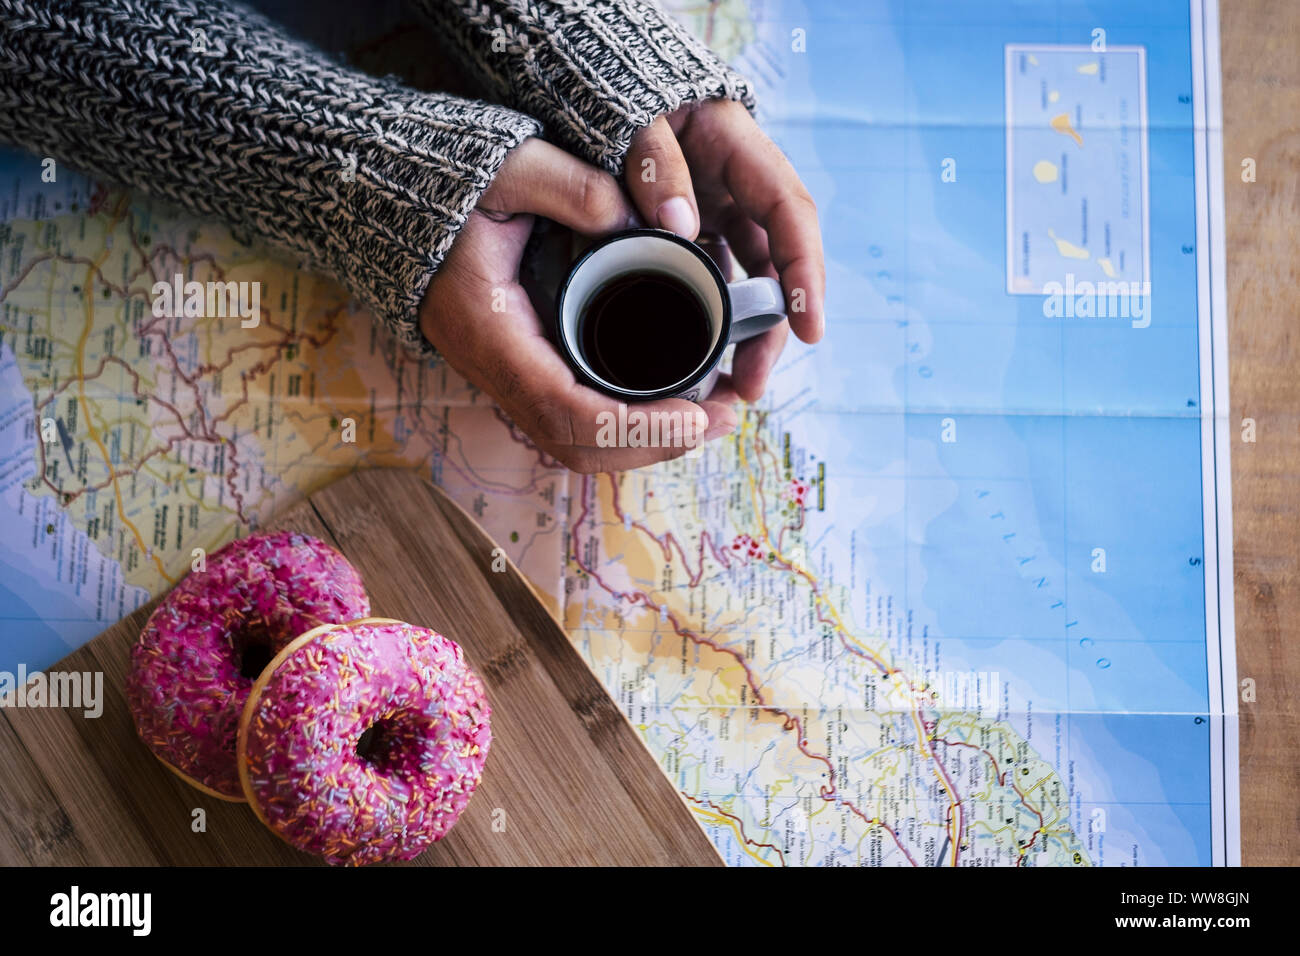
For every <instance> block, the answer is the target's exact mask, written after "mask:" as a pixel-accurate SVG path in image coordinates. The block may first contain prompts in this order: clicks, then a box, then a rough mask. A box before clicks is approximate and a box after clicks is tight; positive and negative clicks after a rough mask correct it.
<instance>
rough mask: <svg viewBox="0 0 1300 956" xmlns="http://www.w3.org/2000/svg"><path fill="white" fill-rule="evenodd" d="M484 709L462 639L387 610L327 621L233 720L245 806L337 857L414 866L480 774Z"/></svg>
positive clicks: (284, 659) (301, 842) (272, 669)
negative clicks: (411, 861)
mask: <svg viewBox="0 0 1300 956" xmlns="http://www.w3.org/2000/svg"><path fill="white" fill-rule="evenodd" d="M490 715H491V710H490V708H489V707H488V702H487V697H486V696H485V695H484V691H483V683H482V681H480V680H479V679H478V676H477V675H476V674H475V673H474V672H473V671H471V670H470V669H469V666H468V665H467V664H466V663H465V659H464V656H463V655H462V653H461V649H460V645H458V644H456V643H455V642H454V641H451V640H448V639H447V638H445V637H443V636H442V635H441V634H438V633H436V632H434V631H431V630H429V629H428V628H424V627H416V626H415V625H412V624H406V623H403V622H402V621H393V620H389V619H387V618H369V619H367V620H364V621H353V622H351V623H350V624H335V625H326V626H324V627H320V628H317V629H316V630H315V631H312V632H311V633H309V634H304V635H303V636H302V637H300V638H299V639H298V640H296V641H294V642H293V643H292V644H290V645H289V646H288V647H286V648H285V649H284V650H283V651H281V652H280V654H279V656H278V657H276V659H275V660H274V661H272V662H271V664H270V666H269V667H267V669H266V670H265V671H264V672H263V673H262V676H261V677H259V678H258V680H257V683H256V684H255V685H254V687H253V692H252V693H251V694H250V695H249V698H248V704H247V705H246V706H245V707H244V715H243V719H242V720H241V721H240V727H239V775H240V778H241V780H242V781H243V785H244V794H245V795H246V796H247V797H248V803H249V806H251V807H252V808H253V810H254V811H255V812H256V813H257V816H258V817H259V818H260V819H261V820H262V822H263V823H265V824H266V825H267V826H268V827H270V828H271V829H272V830H273V831H275V832H276V833H277V834H279V835H280V836H281V837H282V838H283V839H284V840H285V841H286V842H287V843H289V844H290V845H291V846H294V847H297V848H298V849H299V850H304V851H306V852H308V853H314V854H317V855H319V856H323V857H325V859H326V860H327V861H328V862H330V863H334V864H340V863H342V864H348V865H350V866H362V865H364V864H366V863H376V862H379V861H383V860H409V859H412V858H414V857H416V856H418V855H419V854H420V853H422V852H424V851H425V850H426V849H428V848H429V846H430V845H431V844H433V843H435V842H436V841H438V840H441V839H442V838H443V837H444V836H445V835H446V833H447V831H448V830H449V829H451V827H452V825H453V824H454V823H455V822H456V819H457V817H459V816H460V813H461V811H462V810H464V809H465V805H466V804H467V803H469V798H470V795H471V794H473V792H474V788H475V787H477V786H478V782H479V779H480V778H481V777H482V775H483V764H484V763H485V762H486V761H487V754H488V747H489V745H490V744H491V742H492V731H491V728H490V726H489V718H490Z"/></svg>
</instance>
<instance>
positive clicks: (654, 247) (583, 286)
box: [555, 229, 785, 402]
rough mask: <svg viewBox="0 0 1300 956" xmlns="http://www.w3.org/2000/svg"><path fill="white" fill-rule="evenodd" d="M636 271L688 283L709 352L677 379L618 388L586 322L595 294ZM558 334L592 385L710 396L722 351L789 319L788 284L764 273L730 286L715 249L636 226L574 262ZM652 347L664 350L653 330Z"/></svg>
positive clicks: (646, 393)
mask: <svg viewBox="0 0 1300 956" xmlns="http://www.w3.org/2000/svg"><path fill="white" fill-rule="evenodd" d="M629 272H660V273H663V274H665V275H668V276H671V277H673V278H675V279H676V280H677V281H679V282H683V283H685V284H686V285H688V286H689V287H690V288H691V290H692V291H693V292H694V293H695V294H696V296H697V297H698V298H699V300H700V302H701V303H703V305H704V309H705V312H706V313H707V314H708V318H709V325H710V338H709V348H708V351H707V352H706V353H704V354H702V355H701V356H700V361H699V363H698V364H697V365H696V366H695V368H694V370H693V371H692V372H691V373H690V374H689V375H686V376H685V377H683V378H681V379H679V380H678V381H675V382H664V383H663V384H662V385H659V386H657V387H656V388H653V389H644V390H635V389H629V388H623V387H622V386H619V385H615V384H614V383H613V382H610V381H608V380H607V379H605V378H603V377H602V376H601V375H599V374H598V373H597V372H596V370H595V369H594V368H592V366H591V363H590V362H588V361H587V359H586V357H584V355H583V350H582V340H581V338H580V337H579V332H578V329H579V323H580V320H581V319H582V315H583V311H584V310H585V309H586V307H587V305H588V303H590V302H591V300H592V298H593V297H594V296H595V295H596V293H597V292H599V291H600V290H601V289H603V288H604V287H605V286H606V285H607V284H609V283H610V282H611V281H613V280H614V279H617V278H618V277H619V276H622V275H626V274H627V273H629ZM555 315H556V338H557V339H558V344H559V348H560V354H561V355H563V356H564V359H565V361H567V362H568V363H569V365H570V366H571V367H572V368H573V370H574V373H575V374H576V375H577V376H578V378H579V379H580V380H581V381H582V382H583V383H584V384H586V385H590V386H591V387H592V388H596V389H599V390H600V391H602V392H604V393H605V394H607V395H612V396H614V397H616V398H620V399H622V400H623V401H626V402H644V401H651V400H653V399H659V398H684V399H686V400H687V401H691V402H697V401H699V400H700V399H701V398H703V397H707V396H708V394H709V392H711V391H712V390H713V386H714V384H716V382H717V380H718V365H719V363H720V362H721V361H722V354H723V352H725V351H726V348H727V346H728V345H730V344H731V343H733V342H743V341H744V340H745V339H748V338H753V337H754V336H755V335H759V334H760V333H762V332H766V331H767V330H768V329H770V328H772V327H773V326H775V325H779V324H780V323H782V322H784V321H785V299H784V296H783V295H782V292H781V284H780V283H779V282H777V281H776V280H775V279H769V278H767V277H766V276H760V277H758V278H753V279H741V280H740V281H738V282H732V283H728V282H727V281H726V279H724V278H723V275H722V272H721V270H719V269H718V266H717V263H715V262H714V261H713V260H712V259H711V258H709V255H708V253H706V252H705V251H704V250H703V249H701V248H700V247H699V246H697V245H696V244H695V243H693V242H691V241H690V240H689V239H683V238H682V237H681V236H678V235H676V234H674V233H671V232H666V231H665V230H662V229H630V230H628V231H626V232H620V233H616V234H615V235H612V236H608V237H606V238H605V239H603V240H601V241H600V242H597V243H596V244H595V245H594V246H592V247H591V248H589V249H588V250H587V251H586V252H585V253H583V254H582V256H581V257H579V258H578V260H577V261H576V262H575V263H574V264H573V265H572V266H571V267H570V269H569V274H568V276H567V277H566V278H565V280H564V283H563V285H561V286H560V290H559V293H558V295H557V297H556V303H555ZM645 341H646V348H647V349H650V348H664V347H666V346H665V344H664V343H662V342H660V341H659V340H658V338H657V337H656V335H655V330H654V329H650V328H648V329H646V330H645Z"/></svg>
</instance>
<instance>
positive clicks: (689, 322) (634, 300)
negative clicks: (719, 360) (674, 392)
mask: <svg viewBox="0 0 1300 956" xmlns="http://www.w3.org/2000/svg"><path fill="white" fill-rule="evenodd" d="M577 331H578V336H577V338H578V342H579V343H580V345H581V348H582V354H583V357H584V358H586V360H587V363H588V364H589V365H590V366H591V368H592V371H594V372H595V373H596V374H597V375H599V376H600V377H601V378H603V379H605V380H607V381H609V382H611V383H612V384H614V385H617V386H619V387H620V388H625V389H631V390H634V391H650V390H653V389H659V388H665V387H667V386H669V385H673V384H675V383H677V382H680V381H682V380H683V379H685V378H686V377H687V376H688V375H690V374H691V373H692V372H694V371H695V370H696V369H697V368H699V366H700V363H701V362H703V361H704V360H705V358H707V357H708V354H709V348H710V346H711V344H712V341H713V326H712V324H711V323H710V321H709V312H708V308H707V307H706V306H705V304H704V302H703V301H701V299H700V297H699V296H698V295H697V294H696V293H695V291H694V289H692V288H691V287H690V286H689V285H687V284H686V283H685V282H682V281H681V280H679V279H677V278H676V277H674V276H671V275H668V274H667V273H664V272H653V271H650V270H646V269H643V270H638V271H633V272H625V273H623V274H622V275H618V276H614V277H613V278H612V279H610V280H609V281H608V282H606V283H605V284H604V285H602V286H601V287H600V288H598V289H597V290H596V291H595V292H594V293H593V294H592V296H591V298H590V299H589V300H588V301H587V303H586V305H585V306H584V307H583V309H582V314H581V316H580V317H579V319H578V329H577Z"/></svg>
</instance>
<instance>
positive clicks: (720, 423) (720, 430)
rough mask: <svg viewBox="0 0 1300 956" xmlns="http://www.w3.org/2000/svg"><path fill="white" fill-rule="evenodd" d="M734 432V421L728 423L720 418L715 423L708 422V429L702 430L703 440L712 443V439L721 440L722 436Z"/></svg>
mask: <svg viewBox="0 0 1300 956" xmlns="http://www.w3.org/2000/svg"><path fill="white" fill-rule="evenodd" d="M735 430H736V420H735V419H731V420H730V421H728V420H727V419H726V418H720V419H718V420H717V421H713V422H709V427H708V428H706V429H705V430H704V440H705V441H713V439H715V438H721V437H722V436H723V435H730V434H731V433H732V432H734V431H735Z"/></svg>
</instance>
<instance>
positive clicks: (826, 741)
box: [564, 409, 1088, 866]
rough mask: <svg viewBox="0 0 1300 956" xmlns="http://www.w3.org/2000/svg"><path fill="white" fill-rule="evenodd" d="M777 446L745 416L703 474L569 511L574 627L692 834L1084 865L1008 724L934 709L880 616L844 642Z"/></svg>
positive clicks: (699, 470) (744, 857) (675, 477)
mask: <svg viewBox="0 0 1300 956" xmlns="http://www.w3.org/2000/svg"><path fill="white" fill-rule="evenodd" d="M790 442H791V436H789V435H785V436H782V435H778V434H773V433H772V431H771V429H770V427H769V425H768V423H767V419H766V417H765V416H764V415H763V414H762V413H760V412H758V411H757V410H755V409H748V410H746V412H745V415H744V418H743V420H742V427H741V429H740V431H739V433H738V435H737V436H736V437H734V438H732V439H727V440H725V441H720V442H715V443H712V444H711V445H710V446H708V448H707V450H706V451H705V452H704V453H703V457H702V459H701V460H700V461H698V462H691V461H688V460H679V461H676V462H669V463H665V464H663V465H659V466H655V467H654V468H648V469H640V470H638V471H636V472H628V473H625V474H622V475H616V476H614V475H600V476H589V477H583V478H581V479H580V480H579V481H578V482H577V483H576V484H575V486H574V488H573V493H572V496H571V501H570V524H571V527H572V541H571V543H570V548H569V554H570V568H569V575H568V581H567V585H566V603H565V612H564V613H565V617H564V624H565V627H566V629H568V630H569V632H570V634H571V635H572V636H573V638H574V640H575V642H576V643H577V645H578V647H579V648H581V649H582V650H583V652H584V654H585V655H586V656H587V658H588V660H589V662H590V663H591V665H592V667H593V669H594V670H595V671H596V673H597V674H598V675H599V676H600V677H601V679H602V680H603V681H604V683H605V684H606V686H608V687H611V688H616V689H618V691H619V695H620V703H621V704H622V705H623V706H624V709H625V710H626V711H627V712H628V714H629V716H630V717H631V720H632V723H633V725H634V726H635V727H636V728H637V729H638V731H639V732H640V733H641V734H642V735H643V737H644V738H645V740H646V743H647V745H648V746H649V747H650V749H651V751H652V752H654V753H655V754H657V755H658V756H659V758H660V761H661V763H662V765H663V767H664V770H665V772H666V773H667V774H668V776H669V777H670V779H672V780H674V782H675V783H676V784H677V785H678V787H679V789H680V790H681V791H682V794H683V796H684V797H685V798H686V799H687V801H688V803H689V804H690V806H691V808H692V810H693V812H695V814H696V816H697V818H698V819H699V820H700V822H701V823H702V824H703V825H704V826H705V827H706V828H707V829H708V830H709V832H710V834H711V836H712V837H713V838H714V840H715V842H719V843H720V844H721V845H723V846H724V848H726V849H725V850H724V853H725V855H726V858H727V860H728V862H732V863H745V862H749V863H759V864H764V865H792V864H807V863H819V862H826V861H825V858H824V856H823V854H824V852H825V847H827V846H828V845H834V846H846V847H850V848H852V849H851V850H850V856H849V857H848V859H847V860H846V861H845V862H850V863H899V864H903V865H906V864H909V863H911V864H915V865H945V866H947V865H953V864H954V863H958V864H960V863H976V864H980V863H983V864H986V865H987V864H994V863H1002V864H1015V863H1020V862H1031V861H1032V862H1035V863H1058V864H1064V865H1080V864H1086V863H1087V862H1088V860H1087V856H1086V854H1085V853H1084V852H1083V848H1082V846H1081V845H1080V844H1079V841H1078V840H1077V838H1076V837H1075V836H1074V834H1073V832H1072V830H1071V828H1070V825H1069V820H1068V817H1069V803H1068V800H1067V798H1066V794H1065V788H1064V786H1063V784H1062V783H1061V780H1060V778H1059V777H1058V776H1057V775H1056V774H1055V773H1054V772H1053V770H1052V768H1051V767H1050V766H1049V765H1047V764H1046V763H1045V762H1043V761H1042V759H1041V758H1040V757H1038V756H1037V755H1036V754H1035V753H1034V750H1033V748H1032V747H1030V746H1028V745H1027V743H1026V741H1025V740H1023V739H1022V738H1021V737H1020V736H1019V735H1018V734H1017V733H1016V732H1015V730H1014V729H1013V728H1012V727H1011V726H1010V725H1009V724H1007V723H1006V722H1005V721H999V720H995V719H993V718H991V717H989V716H987V715H980V714H971V713H967V712H964V711H950V710H945V709H944V707H943V702H942V701H941V700H940V699H938V698H937V697H936V696H935V695H934V694H933V693H929V692H926V691H925V690H924V688H922V687H920V686H919V685H918V684H917V682H916V681H915V680H914V679H912V678H910V677H909V676H908V673H907V668H906V667H905V666H903V665H901V664H899V663H898V662H897V660H896V658H895V654H894V652H893V651H892V650H891V645H890V641H889V639H888V638H887V637H886V633H885V631H886V629H887V628H888V627H891V626H892V625H890V624H889V623H888V618H885V619H882V622H881V623H880V624H872V625H870V626H864V625H862V624H860V623H858V622H855V621H854V620H853V618H852V615H851V613H850V612H849V610H848V609H849V607H850V605H851V600H850V595H849V592H848V590H847V589H846V588H845V587H844V586H843V585H840V584H835V583H833V582H829V581H826V580H823V579H822V576H821V574H820V573H819V572H818V570H817V569H818V568H819V566H820V565H821V561H820V560H819V559H818V557H817V555H816V554H815V553H812V554H810V553H809V551H808V545H807V543H806V542H805V541H804V538H803V532H802V527H803V523H804V518H803V513H804V512H803V510H802V509H803V508H807V507H811V506H812V502H813V501H814V500H815V499H814V498H812V497H809V495H810V494H811V491H810V490H809V489H810V486H809V485H808V483H807V482H806V481H805V480H804V479H803V478H801V476H799V475H798V474H795V473H793V472H792V471H791V470H790V469H791V467H792V466H791V465H790V464H789V463H790V462H793V461H794V460H796V459H797V458H798V457H799V456H798V455H796V454H795V453H794V452H793V451H791V450H790ZM783 447H784V448H785V449H786V452H785V453H782V452H781V451H780V449H782V448H783ZM701 476H709V477H707V478H702V477H701ZM801 488H802V489H803V492H802V493H803V495H804V498H803V503H802V504H800V503H799V501H800V499H799V494H800V489H801ZM792 489H793V490H792ZM1017 787H1019V788H1020V789H1019V791H1018V790H1017ZM1031 787H1032V788H1033V790H1032V795H1031V791H1030V790H1028V789H1027V788H1031ZM954 791H955V792H954ZM1022 793H1023V796H1022V795H1021V794H1022ZM995 823H996V825H994V824H995ZM1076 859H1077V861H1078V862H1077V863H1076Z"/></svg>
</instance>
